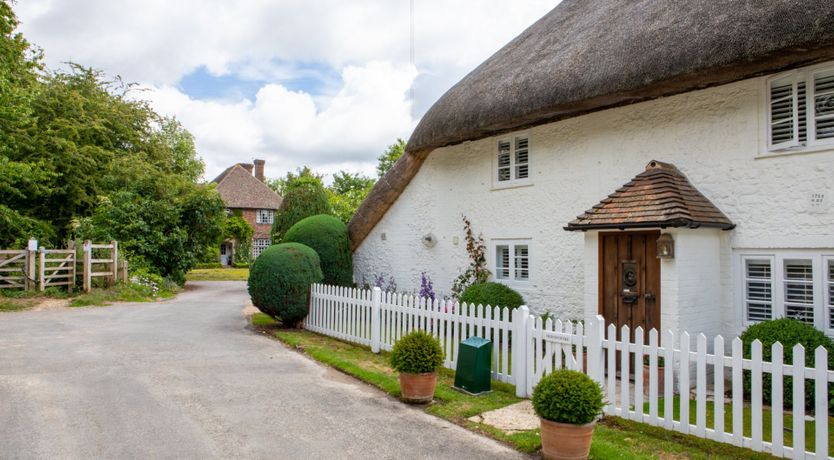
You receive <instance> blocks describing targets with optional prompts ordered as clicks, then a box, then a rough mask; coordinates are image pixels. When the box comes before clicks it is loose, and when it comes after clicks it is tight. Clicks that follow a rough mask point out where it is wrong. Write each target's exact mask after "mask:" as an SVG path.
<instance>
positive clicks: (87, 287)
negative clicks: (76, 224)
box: [82, 240, 93, 293]
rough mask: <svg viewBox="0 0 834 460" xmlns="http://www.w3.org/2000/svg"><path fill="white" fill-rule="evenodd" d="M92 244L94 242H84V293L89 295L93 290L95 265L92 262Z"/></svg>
mask: <svg viewBox="0 0 834 460" xmlns="http://www.w3.org/2000/svg"><path fill="white" fill-rule="evenodd" d="M92 244H93V242H92V241H90V240H87V241H84V264H83V267H82V270H83V273H84V292H87V293H89V292H90V291H92V290H93V277H92V270H93V267H92V266H93V264H92V262H91V260H92V254H93V248H92Z"/></svg>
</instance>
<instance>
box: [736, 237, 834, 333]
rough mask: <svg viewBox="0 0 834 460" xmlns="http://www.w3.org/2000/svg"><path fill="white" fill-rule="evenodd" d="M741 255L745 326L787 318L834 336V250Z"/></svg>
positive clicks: (741, 284)
mask: <svg viewBox="0 0 834 460" xmlns="http://www.w3.org/2000/svg"><path fill="white" fill-rule="evenodd" d="M739 252H740V253H741V263H740V268H741V273H740V277H739V279H740V289H739V291H738V292H739V293H740V295H741V299H740V304H741V308H742V309H743V313H742V314H741V315H740V316H741V319H742V322H743V324H752V323H757V322H759V321H766V320H769V319H775V318H782V317H787V318H793V319H796V320H798V321H802V322H804V323H806V324H810V325H812V326H814V327H817V328H819V329H821V330H824V331H825V332H826V333H828V334H829V335H834V249H826V250H823V251H820V250H818V249H817V250H813V249H778V250H770V251H769V252H770V253H761V252H756V253H753V252H752V251H750V250H742V251H739Z"/></svg>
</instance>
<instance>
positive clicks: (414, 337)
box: [391, 331, 443, 404]
mask: <svg viewBox="0 0 834 460" xmlns="http://www.w3.org/2000/svg"><path fill="white" fill-rule="evenodd" d="M441 365H443V349H442V348H440V342H438V341H437V339H435V338H434V337H432V336H431V335H430V334H428V333H426V332H423V331H414V332H412V333H410V334H406V335H405V336H403V337H402V338H401V339H400V340H398V341H397V343H395V344H394V349H393V350H392V351H391V366H392V367H393V368H394V369H395V370H397V371H399V373H400V393H401V396H402V399H403V401H405V402H408V403H413V404H420V403H427V402H431V400H432V398H434V388H435V386H437V369H438V368H439V367H440V366H441Z"/></svg>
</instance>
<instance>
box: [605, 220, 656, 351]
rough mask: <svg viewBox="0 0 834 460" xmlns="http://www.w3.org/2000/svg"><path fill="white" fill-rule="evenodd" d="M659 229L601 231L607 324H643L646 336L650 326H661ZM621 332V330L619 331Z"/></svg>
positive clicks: (632, 328)
mask: <svg viewBox="0 0 834 460" xmlns="http://www.w3.org/2000/svg"><path fill="white" fill-rule="evenodd" d="M659 236H660V232H659V231H653V232H618V233H601V234H600V257H599V262H600V267H599V278H600V289H599V297H600V299H599V313H600V314H601V315H602V316H603V317H605V322H606V327H607V325H608V324H611V323H613V324H614V325H615V326H617V331H618V332H619V330H620V328H621V327H622V326H625V325H627V326H628V327H629V328H631V331H632V333H631V335H632V337H633V336H634V332H633V331H634V329H636V328H637V327H638V326H641V327H643V330H644V331H645V332H644V337H646V339H645V340H648V333H649V330H651V329H657V331H658V333H659V332H661V329H660V260H659V259H658V258H657V254H656V252H657V243H656V242H657V238H658V237H659ZM617 335H618V336H619V333H618V334H617Z"/></svg>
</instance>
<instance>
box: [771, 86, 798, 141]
mask: <svg viewBox="0 0 834 460" xmlns="http://www.w3.org/2000/svg"><path fill="white" fill-rule="evenodd" d="M769 92H770V93H769V98H768V99H769V103H770V107H769V110H770V111H769V117H768V143H769V147H770V149H772V150H778V149H782V148H788V147H795V146H798V145H800V144H801V143H804V142H805V138H806V137H807V129H806V127H805V125H806V123H805V117H806V109H805V99H806V97H805V83H804V82H797V81H796V76H795V75H794V74H792V75H790V76H788V77H784V78H780V79H777V80H773V81H771V82H770V86H769ZM800 93H801V95H800Z"/></svg>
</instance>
